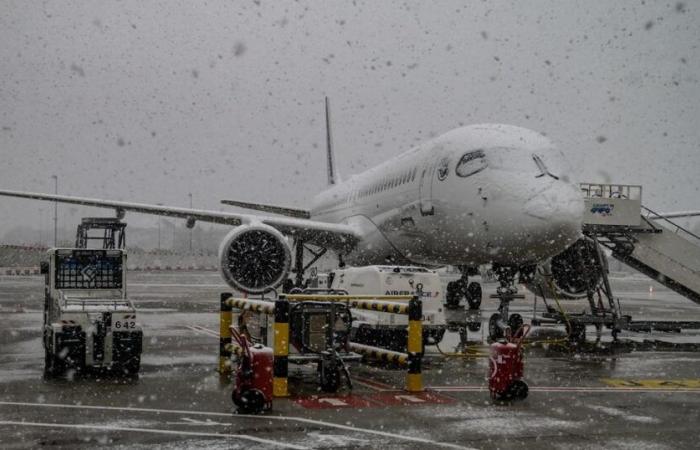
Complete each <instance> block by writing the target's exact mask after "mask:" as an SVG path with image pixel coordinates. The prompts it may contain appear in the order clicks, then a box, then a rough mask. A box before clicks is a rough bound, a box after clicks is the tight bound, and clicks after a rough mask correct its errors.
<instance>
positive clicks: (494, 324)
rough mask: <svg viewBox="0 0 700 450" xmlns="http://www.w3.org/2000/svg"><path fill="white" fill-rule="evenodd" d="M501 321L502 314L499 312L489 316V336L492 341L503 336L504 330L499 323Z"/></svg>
mask: <svg viewBox="0 0 700 450" xmlns="http://www.w3.org/2000/svg"><path fill="white" fill-rule="evenodd" d="M500 321H501V315H500V314H499V313H493V314H491V318H489V337H490V338H491V340H492V341H495V340H497V339H500V338H502V337H503V330H502V329H501V327H500V326H499V325H498V322H500Z"/></svg>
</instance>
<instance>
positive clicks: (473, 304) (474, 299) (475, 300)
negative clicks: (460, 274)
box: [466, 281, 482, 309]
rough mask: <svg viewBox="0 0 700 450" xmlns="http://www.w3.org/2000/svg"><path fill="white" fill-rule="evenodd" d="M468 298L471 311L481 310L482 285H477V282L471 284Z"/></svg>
mask: <svg viewBox="0 0 700 450" xmlns="http://www.w3.org/2000/svg"><path fill="white" fill-rule="evenodd" d="M466 297H467V304H468V305H469V309H479V307H480V306H481V299H482V291H481V284H479V283H477V282H476V281H472V282H471V283H469V285H468V286H467V292H466Z"/></svg>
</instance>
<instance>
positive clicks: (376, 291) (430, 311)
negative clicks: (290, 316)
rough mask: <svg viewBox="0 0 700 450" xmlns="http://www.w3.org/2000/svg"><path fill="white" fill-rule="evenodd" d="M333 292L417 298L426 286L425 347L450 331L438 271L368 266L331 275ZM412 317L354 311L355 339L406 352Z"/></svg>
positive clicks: (355, 340)
mask: <svg viewBox="0 0 700 450" xmlns="http://www.w3.org/2000/svg"><path fill="white" fill-rule="evenodd" d="M328 278H329V279H330V280H331V282H330V289H332V290H337V291H343V292H346V293H347V294H348V295H350V296H353V295H378V296H386V295H403V296H413V295H416V292H417V289H416V287H417V286H418V285H422V286H423V291H422V293H421V297H420V298H421V300H422V305H423V316H422V319H423V344H424V345H435V344H439V343H440V342H441V341H442V338H443V336H444V335H445V330H446V329H447V324H446V322H445V311H444V302H445V300H444V298H445V295H444V292H443V289H442V282H441V279H440V276H439V275H438V273H437V272H435V271H434V270H429V269H426V268H423V267H411V266H365V267H352V268H347V269H341V270H336V271H333V272H331V273H330V274H329V275H328ZM407 325H408V317H407V316H406V315H397V314H391V313H386V312H381V311H366V310H362V311H354V312H353V323H352V333H351V340H352V341H353V342H356V343H358V344H365V345H371V346H375V347H382V348H386V349H390V350H394V351H399V352H402V351H406V345H407V337H408V335H407V331H406V326H407Z"/></svg>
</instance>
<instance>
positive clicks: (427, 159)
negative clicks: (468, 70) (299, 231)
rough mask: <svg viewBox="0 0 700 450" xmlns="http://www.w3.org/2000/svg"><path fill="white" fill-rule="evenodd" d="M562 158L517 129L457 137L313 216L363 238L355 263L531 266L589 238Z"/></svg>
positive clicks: (339, 193)
mask: <svg viewBox="0 0 700 450" xmlns="http://www.w3.org/2000/svg"><path fill="white" fill-rule="evenodd" d="M570 176H571V174H570V169H569V167H568V165H567V163H566V161H565V159H564V156H563V155H562V153H561V152H560V151H559V150H558V149H556V148H555V147H554V146H553V144H552V143H551V142H550V141H549V139H547V138H546V137H544V136H543V135H541V134H539V133H536V132H534V131H531V130H527V129H523V128H519V127H514V126H509V125H473V126H468V127H463V128H458V129H455V130H452V131H450V132H448V133H446V134H443V135H442V136H439V137H437V138H435V139H433V140H431V141H429V142H426V143H425V144H423V145H420V146H418V147H415V148H413V149H411V150H409V151H407V152H405V153H403V154H401V155H399V156H397V157H395V158H392V159H390V160H389V161H386V162H384V163H382V164H381V165H379V166H377V167H374V168H372V169H370V170H367V171H366V172H363V173H361V174H359V175H355V176H353V177H351V178H350V179H349V180H347V181H345V182H343V183H341V184H337V185H335V186H333V187H331V188H330V189H328V190H327V191H324V192H322V193H321V194H319V195H318V196H317V197H316V198H315V199H314V204H313V207H312V209H311V219H313V220H318V221H323V222H333V223H346V224H349V225H353V226H355V227H356V228H358V229H360V230H361V231H362V233H361V235H362V239H361V241H360V242H359V244H358V245H357V246H356V247H355V248H354V249H353V250H352V251H350V252H349V253H348V254H347V255H345V260H346V262H348V263H350V264H353V265H364V264H382V263H385V262H387V261H396V262H401V263H413V264H422V265H433V266H442V265H465V266H476V265H479V264H486V263H499V264H504V265H522V264H531V263H534V262H538V261H541V260H543V259H545V258H547V257H551V256H553V255H556V254H558V253H560V252H561V251H563V250H564V249H565V248H566V247H568V246H569V245H571V244H572V243H573V242H574V241H575V240H577V239H578V238H579V237H580V236H581V223H582V216H583V197H582V195H581V193H580V190H579V188H578V185H576V184H575V183H574V182H573V181H572V180H571V179H570V178H569V177H570Z"/></svg>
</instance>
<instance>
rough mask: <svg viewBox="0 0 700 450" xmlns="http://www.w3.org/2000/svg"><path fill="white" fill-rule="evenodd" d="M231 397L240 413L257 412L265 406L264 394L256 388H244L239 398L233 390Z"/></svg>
mask: <svg viewBox="0 0 700 450" xmlns="http://www.w3.org/2000/svg"><path fill="white" fill-rule="evenodd" d="M231 398H232V400H233V403H234V404H235V405H236V407H237V411H238V412H239V413H241V414H258V413H260V412H262V410H263V409H264V408H265V395H263V393H262V392H260V390H258V389H246V390H245V391H243V392H242V393H241V395H240V398H239V397H237V396H236V394H235V391H234V393H233V394H232V395H231Z"/></svg>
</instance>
